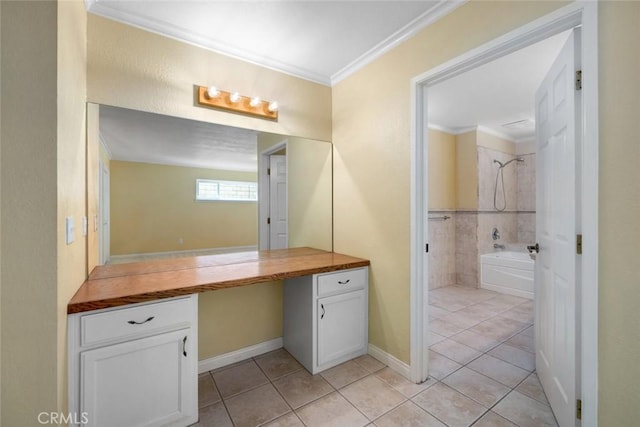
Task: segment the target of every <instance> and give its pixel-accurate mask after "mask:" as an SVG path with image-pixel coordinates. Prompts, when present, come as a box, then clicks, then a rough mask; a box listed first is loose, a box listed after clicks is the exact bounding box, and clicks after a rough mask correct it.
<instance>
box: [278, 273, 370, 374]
mask: <svg viewBox="0 0 640 427" xmlns="http://www.w3.org/2000/svg"><path fill="white" fill-rule="evenodd" d="M368 283H369V281H368V269H367V268H366V267H365V268H357V269H352V270H343V271H340V272H335V273H324V274H315V275H313V276H304V277H298V278H295V279H288V280H286V281H285V285H284V322H283V329H284V331H283V335H284V337H283V339H284V348H285V349H286V350H287V351H288V352H289V353H291V355H293V357H295V358H296V359H298V361H299V362H300V363H301V364H302V365H303V366H304V367H305V368H307V370H309V371H310V372H311V373H312V374H316V373H318V372H321V371H324V370H325V369H328V368H331V367H333V366H336V365H338V364H340V363H342V362H345V361H347V360H349V359H352V358H354V357H357V356H361V355H363V354H366V353H367V343H368Z"/></svg>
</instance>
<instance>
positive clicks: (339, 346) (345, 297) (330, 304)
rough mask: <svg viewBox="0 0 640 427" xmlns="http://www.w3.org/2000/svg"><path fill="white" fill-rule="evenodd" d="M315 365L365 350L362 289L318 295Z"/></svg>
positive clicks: (364, 316)
mask: <svg viewBox="0 0 640 427" xmlns="http://www.w3.org/2000/svg"><path fill="white" fill-rule="evenodd" d="M317 304H318V307H317V313H318V318H317V321H318V366H322V365H325V364H327V363H332V362H341V361H342V359H343V358H345V357H350V356H353V355H354V354H356V353H359V354H362V353H363V352H364V351H365V350H366V345H367V343H366V336H367V334H366V327H367V325H366V324H365V322H366V315H365V310H366V301H365V291H364V290H360V291H354V292H347V293H344V294H340V295H335V296H331V297H326V298H320V299H318V302H317Z"/></svg>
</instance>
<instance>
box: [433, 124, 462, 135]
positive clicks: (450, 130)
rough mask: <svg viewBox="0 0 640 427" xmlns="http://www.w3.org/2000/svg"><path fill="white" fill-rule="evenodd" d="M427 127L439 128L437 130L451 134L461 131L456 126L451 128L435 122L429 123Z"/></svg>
mask: <svg viewBox="0 0 640 427" xmlns="http://www.w3.org/2000/svg"><path fill="white" fill-rule="evenodd" d="M427 129H432V130H437V131H440V132H444V133H448V134H451V135H457V134H458V133H459V132H458V130H456V129H454V128H450V127H446V126H440V125H437V124H435V123H429V124H428V125H427Z"/></svg>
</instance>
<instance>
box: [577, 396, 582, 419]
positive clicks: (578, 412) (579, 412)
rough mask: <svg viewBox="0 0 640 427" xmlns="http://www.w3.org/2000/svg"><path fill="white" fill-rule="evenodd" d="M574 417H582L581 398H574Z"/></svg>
mask: <svg viewBox="0 0 640 427" xmlns="http://www.w3.org/2000/svg"><path fill="white" fill-rule="evenodd" d="M576 418H577V419H579V420H581V419H582V400H580V399H578V400H576Z"/></svg>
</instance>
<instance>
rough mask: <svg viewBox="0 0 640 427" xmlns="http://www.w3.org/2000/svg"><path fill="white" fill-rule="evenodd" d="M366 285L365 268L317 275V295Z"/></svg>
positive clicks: (360, 287)
mask: <svg viewBox="0 0 640 427" xmlns="http://www.w3.org/2000/svg"><path fill="white" fill-rule="evenodd" d="M365 286H367V269H366V268H358V269H355V270H344V271H339V272H336V273H328V274H322V275H319V276H318V296H324V295H331V294H338V293H342V292H348V291H352V290H355V289H362V288H364V287H365Z"/></svg>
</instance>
